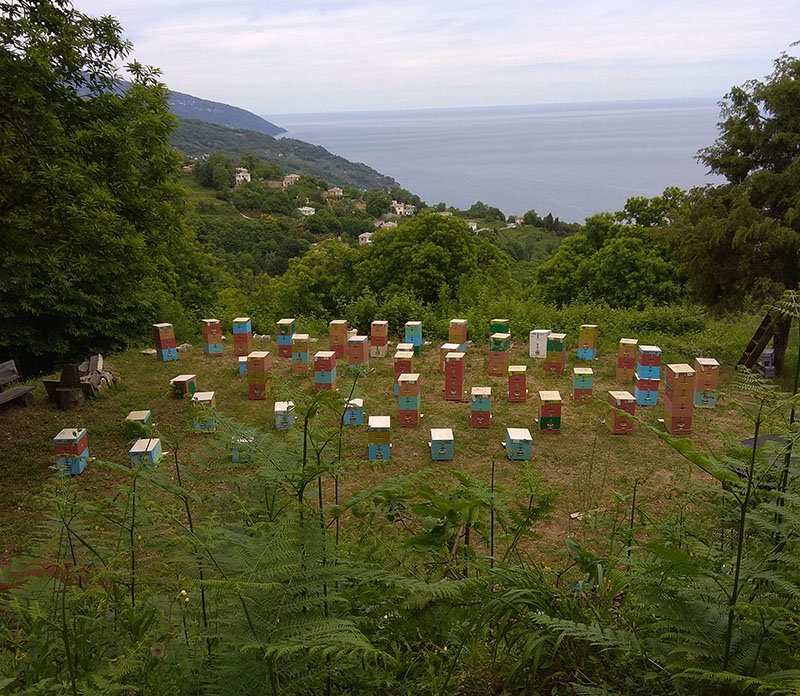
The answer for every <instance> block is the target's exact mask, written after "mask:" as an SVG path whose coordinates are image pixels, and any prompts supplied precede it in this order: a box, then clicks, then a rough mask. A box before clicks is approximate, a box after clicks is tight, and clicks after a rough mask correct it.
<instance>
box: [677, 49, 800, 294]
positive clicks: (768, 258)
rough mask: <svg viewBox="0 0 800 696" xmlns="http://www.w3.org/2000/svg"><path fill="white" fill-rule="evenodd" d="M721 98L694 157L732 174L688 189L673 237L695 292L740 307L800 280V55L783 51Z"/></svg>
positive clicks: (714, 170)
mask: <svg viewBox="0 0 800 696" xmlns="http://www.w3.org/2000/svg"><path fill="white" fill-rule="evenodd" d="M720 107H721V116H722V120H721V121H720V123H719V131H720V132H719V137H718V138H717V140H716V142H715V143H714V144H713V145H711V146H709V147H707V148H705V149H703V150H700V152H699V153H698V159H699V160H700V161H701V162H703V163H704V164H706V165H707V166H708V167H709V169H710V170H711V171H712V172H714V173H716V174H719V175H721V176H723V177H725V179H727V181H728V183H727V184H725V185H722V186H718V187H708V188H706V189H701V190H698V191H694V192H692V195H691V196H690V198H689V200H688V202H687V205H685V206H682V208H681V212H680V213H679V214H678V215H676V218H675V224H674V225H673V226H672V228H671V230H670V232H669V238H670V241H671V243H672V246H673V248H674V249H675V251H676V253H677V256H678V258H679V259H681V260H682V261H683V263H684V265H685V267H686V274H687V277H688V278H689V285H690V287H691V288H692V289H693V290H694V291H695V293H696V294H697V296H698V297H699V298H700V299H702V300H704V301H706V302H708V303H710V304H716V305H721V306H726V307H734V308H736V307H738V306H740V305H741V304H742V302H744V301H746V300H748V298H749V299H750V300H751V301H752V302H754V303H760V302H763V301H770V300H774V299H775V298H776V296H777V295H779V294H780V293H781V292H782V290H783V289H784V288H787V287H789V288H792V287H795V286H796V285H797V283H798V281H800V58H797V57H794V56H790V55H787V54H786V53H784V54H781V55H780V56H779V57H778V58H777V59H776V60H775V64H774V70H773V72H772V74H770V75H768V76H767V77H766V78H765V79H764V80H763V81H761V80H750V81H748V82H746V83H745V84H744V85H742V86H741V87H734V88H733V89H732V90H731V91H730V92H729V93H728V94H727V95H726V97H725V99H724V100H723V101H722V102H721V103H720Z"/></svg>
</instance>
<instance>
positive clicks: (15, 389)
mask: <svg viewBox="0 0 800 696" xmlns="http://www.w3.org/2000/svg"><path fill="white" fill-rule="evenodd" d="M17 381H19V372H17V365H16V363H15V362H14V361H13V360H7V361H6V362H4V363H0V405H2V404H10V403H12V402H14V401H19V402H20V403H21V404H23V405H24V406H28V405H30V404H31V403H33V387H25V386H22V385H17V386H13V385H14V383H15V382H17Z"/></svg>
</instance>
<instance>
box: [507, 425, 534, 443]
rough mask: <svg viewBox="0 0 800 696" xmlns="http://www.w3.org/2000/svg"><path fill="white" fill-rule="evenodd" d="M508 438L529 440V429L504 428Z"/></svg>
mask: <svg viewBox="0 0 800 696" xmlns="http://www.w3.org/2000/svg"><path fill="white" fill-rule="evenodd" d="M506 434H507V436H508V439H509V440H528V441H531V440H532V439H533V438H531V431H530V430H528V429H527V428H506Z"/></svg>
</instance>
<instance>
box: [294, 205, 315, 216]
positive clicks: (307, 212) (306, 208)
mask: <svg viewBox="0 0 800 696" xmlns="http://www.w3.org/2000/svg"><path fill="white" fill-rule="evenodd" d="M297 210H298V211H299V212H300V215H303V216H304V217H308V216H309V215H313V214H314V213H316V212H317V211H316V209H314V208H312V207H311V206H310V205H304V206H303V207H302V208H298V209H297Z"/></svg>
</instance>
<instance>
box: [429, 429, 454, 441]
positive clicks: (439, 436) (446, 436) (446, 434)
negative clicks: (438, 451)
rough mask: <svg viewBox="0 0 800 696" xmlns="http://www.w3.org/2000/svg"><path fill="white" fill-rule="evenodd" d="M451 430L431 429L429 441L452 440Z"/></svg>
mask: <svg viewBox="0 0 800 696" xmlns="http://www.w3.org/2000/svg"><path fill="white" fill-rule="evenodd" d="M452 439H453V429H452V428H431V440H452Z"/></svg>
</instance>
